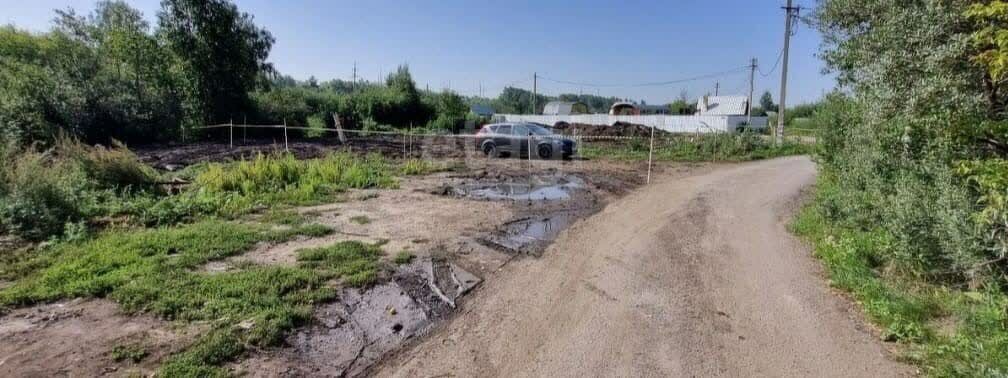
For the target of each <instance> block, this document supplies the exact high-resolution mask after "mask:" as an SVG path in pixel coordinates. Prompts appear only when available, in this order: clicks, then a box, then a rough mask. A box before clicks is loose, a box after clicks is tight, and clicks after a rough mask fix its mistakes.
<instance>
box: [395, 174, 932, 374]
mask: <svg viewBox="0 0 1008 378" xmlns="http://www.w3.org/2000/svg"><path fill="white" fill-rule="evenodd" d="M814 178H815V166H814V164H813V163H812V162H811V161H809V159H808V158H805V157H794V158H784V159H776V160H770V161H764V162H757V163H749V164H741V165H732V166H722V167H718V168H716V169H698V170H695V171H694V172H693V173H692V174H690V175H688V176H687V177H685V178H683V177H677V175H670V174H659V175H658V176H657V180H656V181H655V182H653V184H652V185H650V186H647V187H643V188H641V189H638V190H637V191H634V192H633V193H631V194H630V195H628V196H626V197H624V198H622V199H620V200H618V201H616V202H614V203H610V204H609V205H608V206H607V207H606V208H605V210H603V211H602V212H601V213H598V214H596V215H595V216H593V217H591V218H589V219H587V220H585V221H582V222H579V223H577V224H576V225H574V226H573V227H572V228H571V229H568V230H567V231H566V232H564V233H563V234H561V236H560V237H559V239H557V241H556V242H555V243H554V244H553V245H552V246H551V247H550V248H549V249H548V250H547V251H546V252H545V254H544V256H543V257H542V258H540V259H522V260H518V261H515V262H513V263H511V264H509V265H507V266H506V267H505V268H504V271H503V272H502V273H501V274H499V275H497V276H496V277H495V278H494V279H493V280H488V281H486V283H485V284H484V286H483V288H482V289H481V290H480V291H479V292H478V293H477V294H476V295H475V296H474V298H472V299H471V301H470V302H469V303H468V306H467V308H466V309H464V310H463V313H462V314H460V315H459V316H457V317H456V318H455V320H454V321H453V322H452V323H451V324H450V325H448V326H447V327H446V329H445V330H444V331H443V332H442V333H440V334H438V335H434V336H432V337H428V338H426V339H425V340H424V341H423V342H421V343H419V344H418V345H416V346H415V348H413V350H411V351H407V352H404V353H400V354H399V355H398V356H397V357H396V358H395V359H392V360H388V361H386V362H385V363H384V364H383V366H382V369H380V370H379V371H378V372H377V374H378V375H379V376H403V377H414V376H425V377H431V376H481V377H482V376H554V377H556V376H563V377H568V376H789V377H804V376H836V377H851V376H863V377H868V376H871V377H876V376H902V375H910V374H912V373H913V372H912V370H911V369H910V368H908V367H907V366H904V365H901V364H899V363H896V362H894V360H893V359H892V358H891V357H890V356H889V353H888V352H887V350H886V349H885V347H884V345H883V344H882V343H881V342H880V341H879V340H878V338H876V337H873V336H872V335H871V332H870V331H869V330H868V329H869V328H868V327H867V326H865V324H864V323H863V322H862V320H860V315H859V313H858V312H857V310H856V309H855V308H853V306H851V305H850V304H849V303H848V302H847V301H846V300H844V299H842V298H841V297H839V296H837V295H835V294H834V293H833V292H832V291H831V290H830V288H829V287H828V286H827V284H826V282H825V280H824V279H823V278H822V272H821V269H820V268H819V265H818V264H817V262H816V261H815V260H814V259H813V258H812V257H811V256H810V251H809V249H808V248H807V246H805V245H803V244H802V243H800V242H799V241H798V240H796V239H795V238H794V237H793V236H792V235H791V234H790V233H789V232H788V231H787V228H786V222H787V221H788V219H789V218H790V216H789V213H790V212H791V211H793V207H794V202H795V201H796V199H797V197H798V196H799V193H800V192H801V190H802V189H803V188H806V187H807V186H809V185H811V184H812V183H813V182H814Z"/></svg>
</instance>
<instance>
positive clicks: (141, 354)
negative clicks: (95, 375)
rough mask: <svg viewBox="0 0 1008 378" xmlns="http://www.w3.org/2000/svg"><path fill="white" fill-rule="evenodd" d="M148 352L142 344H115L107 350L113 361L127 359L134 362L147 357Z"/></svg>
mask: <svg viewBox="0 0 1008 378" xmlns="http://www.w3.org/2000/svg"><path fill="white" fill-rule="evenodd" d="M148 354H149V352H147V349H146V348H144V347H143V346H142V345H137V344H131V345H116V346H115V347H114V348H112V351H111V352H109V357H112V360H113V361H115V362H124V361H129V362H132V363H134V364H135V363H138V362H140V361H143V359H144V358H147V355H148Z"/></svg>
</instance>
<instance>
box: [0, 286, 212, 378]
mask: <svg viewBox="0 0 1008 378" xmlns="http://www.w3.org/2000/svg"><path fill="white" fill-rule="evenodd" d="M198 332H199V327H188V328H185V329H183V328H177V327H173V326H172V324H171V323H169V322H166V321H163V320H159V319H156V318H154V317H151V316H147V315H136V316H130V315H125V314H123V313H121V312H120V311H119V309H118V306H117V305H116V304H114V303H112V302H110V301H107V300H102V299H93V300H81V299H77V300H71V301H64V302H57V303H51V304H45V305H41V306H35V307H30V308H23V309H17V310H14V311H11V312H10V313H8V314H6V315H4V316H3V317H0V376H5V377H52V376H86V377H97V376H105V375H113V376H130V375H150V374H151V373H153V371H154V370H156V369H157V367H158V366H159V364H160V363H161V361H162V360H163V359H164V358H165V357H166V356H168V355H170V354H171V353H173V352H174V351H175V350H177V349H178V348H179V346H181V345H186V344H188V343H189V342H191V341H192V340H193V339H194V338H195V336H196V334H197V333H198ZM116 347H131V348H134V349H135V350H141V351H144V352H145V354H146V356H144V357H143V358H142V360H140V361H139V362H136V363H134V362H133V361H128V360H123V361H116V360H115V359H114V358H113V355H112V351H113V349H115V348H116Z"/></svg>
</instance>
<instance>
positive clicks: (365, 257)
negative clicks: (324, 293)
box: [298, 241, 383, 286]
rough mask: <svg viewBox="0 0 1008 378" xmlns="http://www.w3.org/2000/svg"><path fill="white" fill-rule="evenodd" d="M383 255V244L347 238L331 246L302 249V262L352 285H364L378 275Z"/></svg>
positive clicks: (300, 258)
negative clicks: (348, 239) (347, 239)
mask: <svg viewBox="0 0 1008 378" xmlns="http://www.w3.org/2000/svg"><path fill="white" fill-rule="evenodd" d="M382 254H383V252H382V250H381V246H380V245H379V244H364V243H361V242H359V241H344V242H339V243H336V244H334V245H331V246H329V247H324V248H314V249H303V250H300V251H298V261H300V262H301V264H302V265H303V266H306V267H310V268H315V269H321V270H322V271H325V272H329V273H331V274H333V275H334V276H335V277H338V278H342V279H343V281H344V283H346V284H347V285H349V286H364V285H367V284H370V283H372V282H374V280H375V279H376V278H377V275H378V258H379V257H381V255H382Z"/></svg>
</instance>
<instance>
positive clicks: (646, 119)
mask: <svg viewBox="0 0 1008 378" xmlns="http://www.w3.org/2000/svg"><path fill="white" fill-rule="evenodd" d="M493 120H494V122H535V123H540V124H543V125H548V126H553V125H556V124H557V123H560V122H566V123H581V124H587V125H610V126H612V125H613V124H615V123H616V122H624V123H632V124H637V125H644V126H648V127H651V126H653V127H655V128H657V129H659V130H664V131H668V132H672V133H711V132H735V131H738V130H739V128H742V127H746V120H747V117H746V116H745V115H691V116H683V115H609V114H581V115H526V114H495V115H494V117H493ZM765 127H767V117H752V125H749V126H748V128H751V129H763V128H765Z"/></svg>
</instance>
